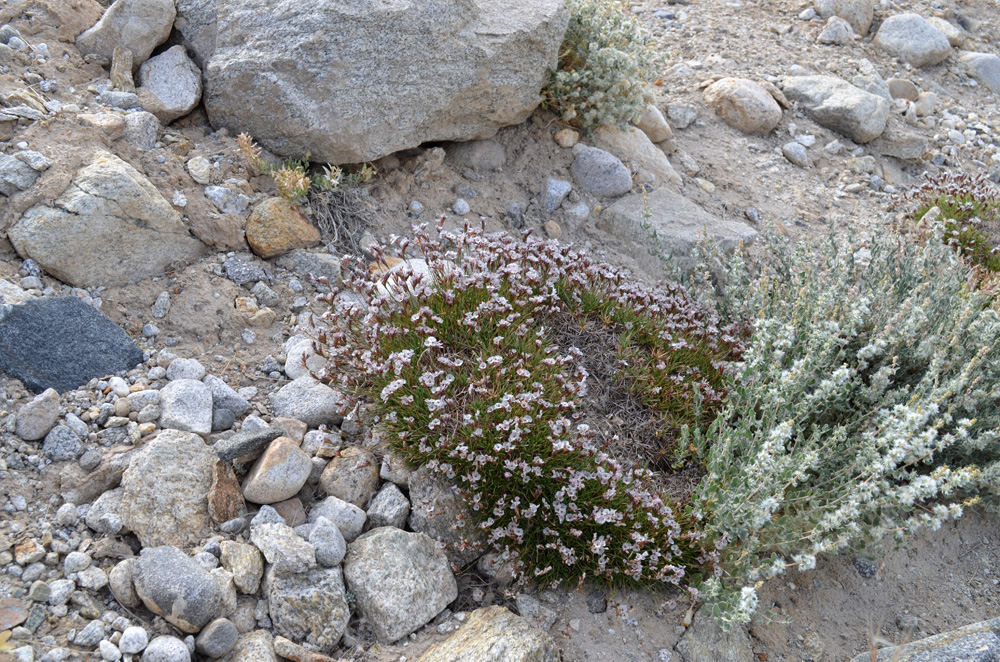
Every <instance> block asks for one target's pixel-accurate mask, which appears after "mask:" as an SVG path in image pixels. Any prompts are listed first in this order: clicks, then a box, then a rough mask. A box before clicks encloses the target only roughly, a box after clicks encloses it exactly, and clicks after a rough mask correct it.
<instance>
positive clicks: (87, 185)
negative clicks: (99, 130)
mask: <svg viewBox="0 0 1000 662" xmlns="http://www.w3.org/2000/svg"><path fill="white" fill-rule="evenodd" d="M7 236H8V238H9V239H10V242H11V243H12V244H13V245H14V248H15V249H16V250H17V252H18V253H19V254H20V255H21V256H22V257H26V258H28V257H30V258H32V259H33V260H35V262H37V263H38V264H39V265H40V266H41V267H42V269H44V270H45V271H47V272H48V273H50V274H52V275H53V276H55V277H56V278H58V279H59V280H61V281H63V282H65V283H69V284H70V285H75V286H77V287H92V286H95V285H110V284H119V283H129V282H132V281H136V280H141V279H143V278H147V277H150V276H159V275H161V274H163V273H164V272H165V271H168V270H169V269H171V268H173V267H176V266H177V265H178V264H181V265H183V264H187V263H189V262H192V261H194V260H195V259H197V258H199V257H200V256H201V255H202V253H203V252H204V250H205V246H204V245H203V244H202V243H201V242H200V241H198V240H197V239H195V238H194V237H192V236H191V235H190V234H189V233H188V230H187V227H186V226H185V225H184V221H183V220H181V217H180V214H178V213H177V212H176V211H175V210H174V208H173V207H172V206H171V205H170V203H169V202H167V201H166V200H165V199H164V198H163V196H162V195H160V193H159V191H157V190H156V188H155V187H154V186H153V185H152V184H151V183H150V182H149V180H148V179H146V178H145V177H144V176H143V175H142V174H141V173H140V172H139V171H137V170H136V169H135V168H133V167H132V166H130V165H129V164H128V163H126V162H125V161H122V160H121V159H120V158H118V157H117V156H114V155H112V154H109V153H108V152H103V151H99V152H97V154H96V155H95V156H94V160H93V162H92V163H91V164H90V165H88V166H86V167H84V168H81V169H80V170H79V171H78V172H77V173H76V175H75V176H74V177H73V181H72V182H71V183H70V185H69V187H67V188H66V190H65V191H63V192H62V195H60V196H59V197H58V198H56V200H55V201H54V202H53V203H51V204H39V205H35V206H34V207H31V208H30V209H28V210H27V211H26V212H24V215H23V216H21V218H20V220H18V222H17V223H15V224H14V226H13V227H11V228H10V230H9V231H8V232H7Z"/></svg>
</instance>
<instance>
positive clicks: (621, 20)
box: [545, 0, 663, 129]
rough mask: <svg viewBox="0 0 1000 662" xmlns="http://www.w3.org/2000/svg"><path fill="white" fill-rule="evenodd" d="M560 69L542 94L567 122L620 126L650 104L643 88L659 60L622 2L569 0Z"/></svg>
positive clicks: (651, 41) (652, 44) (648, 36)
mask: <svg viewBox="0 0 1000 662" xmlns="http://www.w3.org/2000/svg"><path fill="white" fill-rule="evenodd" d="M566 4H567V7H568V8H569V12H570V19H569V27H568V28H567V29H566V36H565V37H564V38H563V43H562V45H561V46H560V49H559V68H558V71H556V72H554V73H553V74H552V80H551V81H550V83H549V86H548V87H547V88H546V90H545V94H546V96H547V99H548V102H549V104H550V105H551V106H552V108H553V109H554V110H556V111H557V112H558V113H560V115H561V116H562V119H563V120H564V121H566V122H574V123H576V124H578V125H579V126H581V127H582V128H584V129H591V128H594V127H597V126H600V125H602V124H610V125H616V126H623V125H625V124H628V123H629V122H631V121H632V120H633V119H634V118H635V116H636V115H637V114H638V113H639V111H640V110H642V109H643V108H644V107H645V106H646V104H647V103H648V102H649V99H648V98H647V92H646V85H647V84H648V83H650V82H652V81H653V80H654V79H655V78H656V74H657V69H658V67H659V66H660V64H661V63H662V61H663V58H662V57H661V56H660V55H659V54H658V53H657V50H656V47H655V40H654V39H653V36H652V35H651V34H650V33H649V32H648V31H646V30H645V29H644V28H643V27H642V25H641V24H640V23H639V20H638V19H637V18H636V17H635V15H633V14H632V12H631V10H630V9H629V3H628V2H627V1H626V0H568V1H567V3H566Z"/></svg>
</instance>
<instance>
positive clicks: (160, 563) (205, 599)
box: [132, 545, 222, 633]
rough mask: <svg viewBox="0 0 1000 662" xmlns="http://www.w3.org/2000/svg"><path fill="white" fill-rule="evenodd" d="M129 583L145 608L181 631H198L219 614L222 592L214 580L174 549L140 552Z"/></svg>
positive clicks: (159, 548)
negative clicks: (133, 585) (131, 582)
mask: <svg viewBox="0 0 1000 662" xmlns="http://www.w3.org/2000/svg"><path fill="white" fill-rule="evenodd" d="M132 581H133V582H134V584H135V590H136V593H137V594H138V595H139V597H140V598H141V599H142V601H143V603H145V605H146V607H148V608H149V610H150V611H152V612H154V613H156V614H159V615H160V616H163V617H164V618H165V619H166V620H167V622H169V623H170V624H172V625H174V626H175V627H177V628H178V629H180V630H181V631H183V632H189V633H194V632H198V631H199V630H201V629H202V628H203V627H204V626H205V625H207V624H208V623H209V622H210V621H212V620H213V619H214V618H216V617H217V616H218V615H219V610H220V607H221V606H222V592H221V591H220V590H219V585H218V583H217V582H216V581H215V578H214V577H212V575H211V574H210V573H209V572H208V571H207V570H205V569H204V568H202V567H201V566H200V565H199V564H198V563H197V562H196V561H195V560H194V559H192V558H191V557H189V556H188V555H187V554H185V553H184V552H182V551H181V550H179V549H177V548H176V547H170V546H168V545H164V546H162V547H150V548H147V549H144V550H142V554H141V555H140V556H139V560H138V561H137V562H136V564H135V570H134V571H133V573H132Z"/></svg>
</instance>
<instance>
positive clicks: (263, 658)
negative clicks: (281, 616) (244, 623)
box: [221, 630, 278, 662]
mask: <svg viewBox="0 0 1000 662" xmlns="http://www.w3.org/2000/svg"><path fill="white" fill-rule="evenodd" d="M221 662H278V656H277V655H276V654H275V652H274V636H273V635H272V634H271V633H270V632H268V631H267V630H254V631H253V632H249V633H247V634H245V635H243V636H242V637H240V639H239V641H237V642H236V646H234V647H233V650H231V651H230V652H229V655H227V656H225V657H224V658H221Z"/></svg>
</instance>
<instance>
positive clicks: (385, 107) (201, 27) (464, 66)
mask: <svg viewBox="0 0 1000 662" xmlns="http://www.w3.org/2000/svg"><path fill="white" fill-rule="evenodd" d="M177 9H178V21H177V28H178V30H179V31H180V33H181V35H182V36H183V37H184V42H185V45H186V46H187V47H188V48H189V49H190V50H191V51H192V52H193V53H194V55H195V59H196V60H197V61H198V62H200V63H201V64H202V65H203V68H204V71H205V107H206V109H207V110H208V114H209V118H210V119H211V121H212V124H213V125H215V126H217V127H221V126H224V127H228V128H229V129H230V130H231V131H232V132H239V131H247V132H249V133H250V134H252V135H253V136H254V137H255V138H257V140H259V141H260V142H261V143H262V144H263V145H264V146H265V147H267V148H268V149H269V150H271V151H272V152H274V153H276V154H279V155H281V156H301V155H303V154H306V153H310V154H311V157H312V159H313V160H315V161H326V162H330V163H358V162H361V161H367V160H372V159H377V158H379V157H381V156H385V155H386V154H391V153H393V152H396V151H399V150H402V149H407V148H411V147H416V146H418V145H420V144H421V143H424V142H429V141H437V140H473V139H480V138H489V137H490V136H492V135H493V134H495V133H496V131H497V130H498V129H499V128H501V127H504V126H507V125H511V124H518V123H520V122H522V121H524V120H525V119H527V117H528V115H529V114H530V113H531V111H532V110H534V109H535V107H537V106H538V104H539V103H540V102H541V100H542V97H541V94H540V92H541V89H542V87H543V86H544V85H545V84H546V83H547V82H548V77H549V70H550V69H551V68H553V67H555V65H556V60H557V57H558V49H559V46H560V44H561V43H562V39H563V34H564V32H565V30H566V25H567V23H568V20H569V14H568V12H567V10H566V8H565V5H564V4H563V3H562V2H561V1H560V0H526V1H525V2H522V3H519V4H518V6H517V10H516V11H511V9H510V7H509V6H507V5H506V4H505V3H497V2H488V1H487V0H462V1H461V2H454V1H451V0H424V1H422V2H416V1H414V0H388V1H385V2H373V1H371V0H365V1H363V2H353V3H341V2H321V1H320V0H305V1H304V2H299V3H292V4H287V5H286V6H284V8H283V10H282V12H280V16H279V14H277V13H275V12H274V11H273V6H272V3H270V2H267V1H266V0H232V1H230V2H220V1H218V0H179V1H178V3H177Z"/></svg>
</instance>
